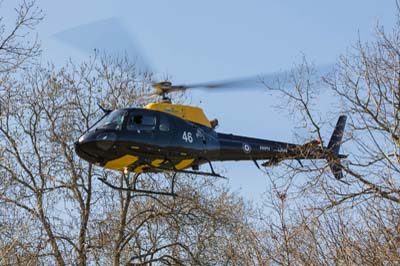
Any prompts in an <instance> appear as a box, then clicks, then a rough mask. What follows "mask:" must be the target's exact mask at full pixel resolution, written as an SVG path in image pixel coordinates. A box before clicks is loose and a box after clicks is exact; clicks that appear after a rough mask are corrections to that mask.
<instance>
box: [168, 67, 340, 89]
mask: <svg viewBox="0 0 400 266" xmlns="http://www.w3.org/2000/svg"><path fill="white" fill-rule="evenodd" d="M332 67H333V64H327V65H322V66H319V67H317V68H316V69H315V70H316V73H315V75H316V77H317V78H320V77H322V76H323V75H325V74H327V73H328V72H329V71H331V70H332ZM293 71H295V69H291V70H286V71H277V72H273V73H268V74H260V75H256V76H250V77H244V78H238V79H226V80H220V81H212V82H201V83H193V84H178V85H172V86H171V87H170V88H165V90H166V91H168V92H174V91H182V90H187V89H210V90H213V89H264V88H265V87H266V86H268V87H274V85H276V84H277V83H278V82H284V81H287V79H288V78H289V77H290V75H291V73H292V72H293Z"/></svg>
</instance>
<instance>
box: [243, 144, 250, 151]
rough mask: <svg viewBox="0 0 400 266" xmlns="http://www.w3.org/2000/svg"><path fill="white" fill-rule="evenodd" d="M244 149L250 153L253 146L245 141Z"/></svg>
mask: <svg viewBox="0 0 400 266" xmlns="http://www.w3.org/2000/svg"><path fill="white" fill-rule="evenodd" d="M242 149H243V151H244V153H250V152H251V146H250V145H249V144H247V143H243V146H242Z"/></svg>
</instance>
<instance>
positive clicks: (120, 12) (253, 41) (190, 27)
mask: <svg viewBox="0 0 400 266" xmlns="http://www.w3.org/2000/svg"><path fill="white" fill-rule="evenodd" d="M6 2H8V1H6ZM38 4H39V6H40V7H41V8H42V9H43V11H44V12H45V14H46V18H45V20H44V21H43V23H42V24H41V26H40V28H39V37H40V38H41V39H42V41H43V48H44V56H43V60H51V61H54V62H56V63H57V64H63V63H65V62H66V60H67V59H68V58H69V57H71V58H73V59H76V60H82V59H85V58H87V57H88V54H85V53H83V52H82V51H79V50H77V49H74V47H72V46H69V45H67V44H65V43H62V42H60V41H58V40H56V38H54V35H55V34H57V33H58V32H60V31H63V30H66V29H69V28H72V27H76V26H79V25H82V24H86V23H91V22H93V21H96V20H101V19H107V18H113V17H114V18H115V17H117V18H121V19H122V20H123V21H124V22H125V25H126V26H127V29H128V31H129V32H131V34H132V36H133V38H134V39H135V41H136V42H137V43H138V45H139V46H140V47H141V50H142V51H143V53H145V54H146V57H147V58H148V59H149V61H151V63H152V64H153V65H154V67H155V69H156V71H157V73H158V74H159V76H160V77H162V76H163V75H165V74H168V75H171V76H172V80H173V81H175V82H179V83H181V82H201V81H209V80H218V79H226V78H235V77H242V76H249V75H255V74H258V73H269V72H274V71H277V70H285V69H288V68H290V67H291V66H292V65H293V64H294V63H296V62H299V61H300V58H301V55H302V54H305V55H306V56H307V58H308V59H309V60H311V61H313V62H314V63H316V64H326V63H333V62H335V60H336V59H337V58H338V56H339V55H340V54H343V53H346V50H347V49H348V48H349V47H350V46H351V45H352V43H354V41H356V40H357V38H358V36H360V37H361V39H362V40H364V41H368V40H372V39H373V32H374V28H375V26H376V24H377V23H378V21H379V23H380V24H381V25H383V26H384V27H385V28H386V29H387V30H390V29H391V28H392V27H393V25H394V23H395V20H396V5H395V1H394V0H393V1H389V0H386V1H382V0H352V1H349V0H337V1H315V0H314V1H311V0H303V1H294V0H292V1H277V0H275V1H272V0H264V1H262V0H249V1H232V0H230V1H228V0H220V1H215V0H214V1H211V0H203V1H183V0H170V1H161V0H158V1H155V0H148V1H132V0H131V1H127V0H126V1H125V0H119V1H118V0H116V1H99V0H97V1H94V0H87V1H78V0H69V1H52V0H38ZM104 38H107V36H104ZM127 38H128V36H127ZM129 38H130V37H129ZM108 41H112V40H108ZM123 41H124V40H123V39H117V40H115V43H118V42H123ZM189 103H191V104H194V105H199V106H200V107H202V108H204V109H205V112H206V114H207V115H208V116H209V118H214V117H217V118H218V119H219V121H220V127H219V129H218V130H219V131H222V132H231V133H235V134H242V135H249V136H254V137H260V138H269V139H274V140H283V141H293V140H294V139H293V136H294V130H295V126H294V123H293V121H292V120H291V119H290V118H289V116H288V114H287V113H284V112H282V111H278V110H277V109H275V108H273V105H274V104H276V99H274V98H273V96H271V95H270V94H268V93H266V92H265V91H262V90H258V91H245V90H243V91H234V92H227V91H224V92H218V93H209V92H204V91H195V92H192V93H191V100H190V101H189ZM321 110H326V107H324V106H323V103H321ZM331 130H332V129H331V128H329V129H326V131H327V132H329V133H328V134H327V135H326V138H329V134H330V132H331ZM307 134H308V133H307V132H303V133H302V135H303V136H307ZM218 167H219V168H224V169H226V171H227V172H226V173H225V174H226V175H227V176H228V177H229V181H228V182H227V183H226V184H227V185H228V186H230V187H231V188H232V190H233V191H239V192H240V193H241V195H243V196H244V197H245V198H246V199H249V200H255V201H257V199H258V198H259V197H260V194H261V193H262V192H264V191H265V190H266V188H267V186H268V180H267V178H266V177H265V176H264V175H263V174H262V173H261V172H259V171H258V170H257V169H256V168H255V166H254V164H253V163H252V162H242V163H238V162H231V163H224V164H218Z"/></svg>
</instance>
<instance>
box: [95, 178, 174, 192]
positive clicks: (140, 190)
mask: <svg viewBox="0 0 400 266" xmlns="http://www.w3.org/2000/svg"><path fill="white" fill-rule="evenodd" d="M140 174H141V173H138V174H135V176H134V178H133V188H130V187H123V186H115V185H113V184H111V183H110V182H108V181H107V180H106V179H105V178H99V180H100V181H101V182H102V183H104V184H106V185H107V186H109V187H110V188H112V189H117V190H122V191H130V192H137V193H143V194H150V195H163V196H172V197H176V196H178V194H176V193H175V191H174V189H175V180H176V174H177V173H174V175H173V177H172V182H171V192H164V191H154V190H146V189H138V188H136V183H137V180H138V178H139V176H140Z"/></svg>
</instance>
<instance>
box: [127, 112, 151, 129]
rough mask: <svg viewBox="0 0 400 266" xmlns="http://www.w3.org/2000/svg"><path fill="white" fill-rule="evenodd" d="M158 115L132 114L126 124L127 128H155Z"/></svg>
mask: <svg viewBox="0 0 400 266" xmlns="http://www.w3.org/2000/svg"><path fill="white" fill-rule="evenodd" d="M156 122H157V119H156V116H154V115H142V114H135V113H133V114H130V116H129V118H128V122H127V124H126V128H127V130H131V131H134V130H137V131H138V132H139V131H141V130H153V129H155V127H156Z"/></svg>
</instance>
